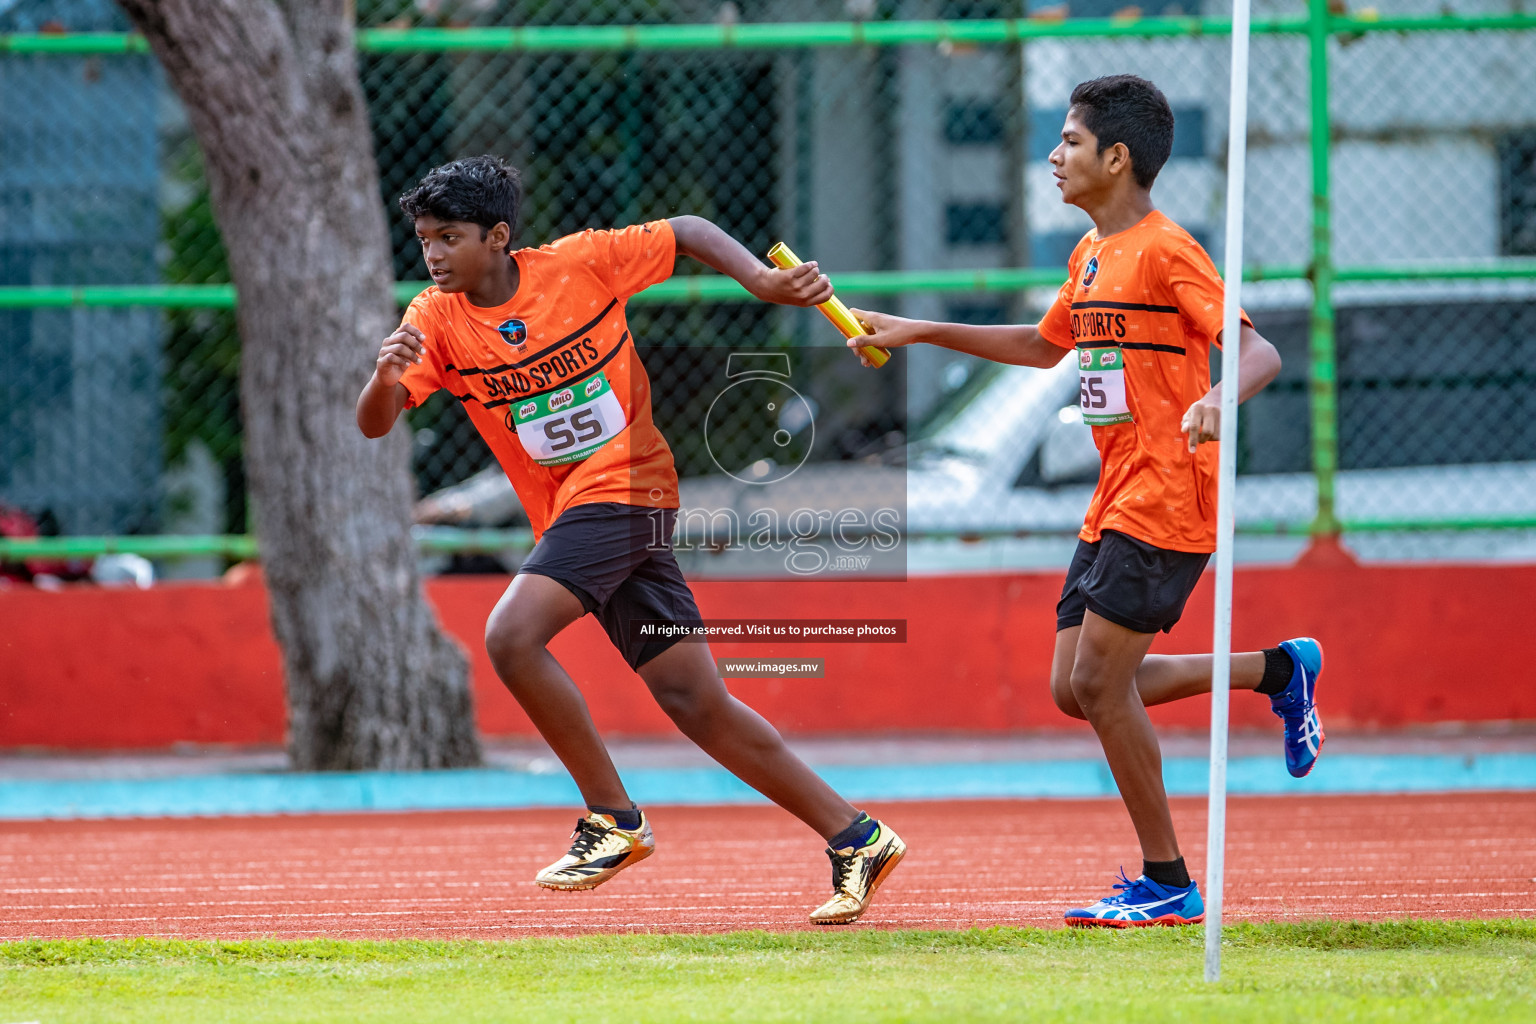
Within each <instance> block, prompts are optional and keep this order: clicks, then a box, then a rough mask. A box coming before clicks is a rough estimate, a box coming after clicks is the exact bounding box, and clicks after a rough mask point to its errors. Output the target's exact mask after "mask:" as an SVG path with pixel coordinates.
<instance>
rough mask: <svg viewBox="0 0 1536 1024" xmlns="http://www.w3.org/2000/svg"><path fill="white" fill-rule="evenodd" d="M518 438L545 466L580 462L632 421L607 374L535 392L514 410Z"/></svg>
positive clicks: (531, 454)
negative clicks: (625, 414) (547, 392)
mask: <svg viewBox="0 0 1536 1024" xmlns="http://www.w3.org/2000/svg"><path fill="white" fill-rule="evenodd" d="M512 420H513V423H514V424H515V425H516V427H517V439H518V440H519V441H520V442H522V445H523V448H524V450H525V451H527V452H528V454H529V455H530V456H531V457H532V458H533V461H535V462H537V463H538V464H539V465H541V466H559V465H562V464H564V463H567V462H580V461H581V460H582V459H585V458H588V457H589V456H591V455H592V453H593V452H595V451H597V450H598V449H599V448H601V447H602V446H603V445H605V444H607V443H608V442H609V441H611V440H612V439H613V437H614V435H615V434H617V433H619V432H620V431H621V430H623V429H624V428H625V427H626V426H627V425H628V422H627V421H626V420H625V418H624V406H623V405H622V404H620V402H619V398H618V396H617V395H615V394H614V393H613V387H612V386H611V385H610V384H609V383H608V377H607V375H606V374H604V373H601V372H598V373H595V374H593V375H592V376H591V377H588V378H587V379H586V380H584V381H580V382H578V383H576V384H573V385H571V386H570V387H565V388H561V389H560V390H559V391H553V392H550V393H549V394H547V395H537V396H535V397H534V398H531V399H529V400H528V401H526V402H523V403H522V404H520V405H518V406H517V407H516V408H514V409H513V410H512Z"/></svg>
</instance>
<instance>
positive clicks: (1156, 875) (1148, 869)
mask: <svg viewBox="0 0 1536 1024" xmlns="http://www.w3.org/2000/svg"><path fill="white" fill-rule="evenodd" d="M1141 873H1142V874H1144V875H1146V876H1147V877H1148V878H1150V879H1152V881H1154V882H1156V883H1157V884H1158V885H1166V886H1168V887H1169V888H1171V889H1188V888H1189V872H1188V871H1187V870H1185V868H1184V858H1183V857H1180V858H1179V859H1178V860H1144V861H1142V862H1141Z"/></svg>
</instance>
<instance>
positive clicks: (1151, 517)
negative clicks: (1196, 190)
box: [849, 75, 1323, 928]
mask: <svg viewBox="0 0 1536 1024" xmlns="http://www.w3.org/2000/svg"><path fill="white" fill-rule="evenodd" d="M1172 148H1173V111H1172V110H1171V109H1170V107H1169V105H1168V101H1167V99H1166V98H1164V96H1163V94H1162V92H1161V91H1159V90H1158V88H1157V87H1156V86H1154V85H1153V84H1152V83H1151V82H1148V81H1146V80H1145V79H1141V78H1137V77H1135V76H1133V75H1114V76H1110V77H1107V78H1099V79H1095V80H1093V81H1090V82H1084V83H1083V84H1081V85H1079V86H1078V87H1077V88H1076V89H1074V90H1073V91H1072V99H1071V106H1070V108H1069V110H1068V113H1067V118H1066V122H1065V124H1064V125H1063V127H1062V132H1061V144H1060V145H1058V146H1057V147H1056V149H1055V150H1054V151H1053V152H1052V153H1051V157H1050V162H1051V165H1052V167H1053V168H1054V172H1055V177H1056V184H1057V187H1058V188H1059V189H1060V190H1061V197H1062V201H1063V202H1067V203H1071V204H1072V205H1074V206H1078V207H1081V208H1082V209H1083V210H1084V211H1085V212H1087V213H1088V215H1089V216H1090V217H1092V218H1093V223H1094V230H1093V231H1091V232H1089V233H1088V234H1087V235H1085V236H1084V237H1083V239H1082V241H1080V242H1079V243H1078V244H1077V247H1076V249H1074V250H1073V252H1072V256H1071V258H1070V259H1069V260H1068V263H1067V269H1068V275H1067V282H1066V283H1065V284H1064V285H1062V287H1061V290H1060V292H1059V293H1058V294H1057V296H1056V300H1055V302H1054V303H1053V304H1052V305H1051V308H1050V309H1049V310H1047V311H1046V313H1045V316H1044V317H1043V318H1042V319H1041V321H1040V323H1039V324H1037V325H1034V326H1003V327H986V326H967V325H961V324H940V323H927V322H923V321H914V320H906V319H903V318H900V317H895V316H890V315H887V314H883V313H874V312H866V311H863V310H854V313H855V314H857V315H858V316H859V317H860V318H861V319H863V320H864V321H865V322H866V323H867V324H868V326H869V327H870V328H872V329H873V334H874V336H873V338H864V339H861V340H862V341H863V342H865V343H870V342H872V343H873V344H876V345H880V346H883V347H886V348H895V347H898V346H901V345H910V344H913V343H915V342H926V343H928V344H931V345H938V346H940V347H943V348H948V349H952V350H954V351H957V352H965V353H968V354H970V355H975V356H980V357H982V358H984V359H991V360H994V361H996V362H1000V363H1011V364H1014V365H1021V366H1037V367H1051V366H1055V365H1056V364H1057V363H1058V362H1060V361H1061V359H1062V357H1063V356H1065V355H1066V353H1067V352H1068V351H1075V353H1076V356H1077V361H1078V367H1079V406H1080V408H1081V410H1082V413H1083V419H1084V420H1085V421H1086V422H1087V423H1089V424H1091V425H1092V426H1093V435H1094V442H1095V444H1096V445H1097V446H1098V449H1099V455H1100V459H1101V468H1100V472H1099V483H1098V487H1097V489H1096V490H1095V491H1094V495H1093V500H1092V502H1091V503H1090V504H1089V506H1088V514H1087V516H1086V518H1085V520H1084V523H1083V529H1082V532H1081V533H1080V534H1079V535H1078V536H1079V540H1078V545H1077V552H1076V554H1075V555H1074V556H1073V559H1072V563H1071V566H1070V568H1068V570H1067V578H1066V584H1065V586H1063V588H1062V594H1061V600H1060V602H1059V603H1058V604H1057V606H1056V648H1055V653H1054V656H1053V657H1052V660H1051V696H1052V698H1053V699H1054V700H1055V702H1056V705H1057V707H1059V708H1061V710H1062V711H1064V712H1065V713H1067V714H1068V715H1071V716H1072V717H1074V718H1082V719H1086V720H1087V721H1088V722H1089V723H1090V724H1091V725H1092V726H1093V729H1094V732H1095V733H1097V735H1098V737H1099V741H1100V743H1101V744H1102V746H1103V748H1104V755H1105V757H1106V759H1107V760H1108V761H1109V766H1110V770H1111V772H1112V773H1113V774H1114V777H1115V783H1116V785H1117V786H1118V788H1119V790H1120V796H1121V799H1122V800H1124V802H1125V807H1126V810H1127V811H1128V812H1129V813H1130V817H1131V821H1132V823H1133V824H1134V825H1135V827H1136V834H1137V837H1138V838H1139V839H1140V841H1141V850H1142V858H1143V860H1142V870H1141V874H1140V875H1139V876H1138V877H1137V878H1135V879H1134V880H1131V879H1127V878H1125V877H1124V876H1123V875H1122V876H1121V877H1120V880H1119V881H1118V882H1117V883H1116V884H1115V886H1114V889H1115V892H1114V893H1113V894H1112V895H1110V896H1107V897H1105V898H1103V899H1101V900H1099V901H1098V902H1096V903H1093V904H1091V905H1089V906H1086V907H1081V908H1077V909H1072V910H1068V911H1067V912H1066V921H1067V923H1068V924H1070V925H1091V926H1109V927H1117V928H1123V927H1128V926H1135V925H1176V924H1193V923H1196V922H1199V921H1202V920H1204V918H1205V905H1204V902H1203V901H1202V899H1201V897H1200V890H1199V888H1198V886H1197V885H1196V884H1195V883H1194V882H1193V881H1191V880H1190V877H1189V873H1188V871H1187V870H1186V868H1185V865H1184V858H1183V857H1182V856H1181V855H1180V853H1179V845H1178V838H1177V836H1175V834H1174V830H1173V821H1172V818H1171V817H1170V815H1169V812H1168V797H1167V794H1166V793H1165V792H1164V789H1163V777H1162V754H1161V751H1160V749H1159V747H1158V742H1157V735H1156V733H1155V732H1154V731H1153V729H1152V723H1151V720H1150V719H1149V718H1148V717H1147V712H1146V707H1147V705H1151V704H1162V703H1165V702H1167V701H1172V700H1178V699H1180V698H1183V697H1189V696H1193V695H1195V694H1200V693H1208V692H1209V691H1210V688H1211V660H1212V659H1211V656H1210V655H1197V656H1165V655H1149V654H1148V653H1147V649H1148V648H1149V647H1150V646H1151V643H1152V639H1153V637H1155V636H1156V635H1157V633H1158V632H1159V631H1162V632H1167V631H1169V630H1171V629H1172V628H1173V626H1174V624H1175V623H1176V622H1178V620H1179V617H1180V615H1181V614H1182V613H1183V610H1184V603H1185V601H1186V600H1187V599H1188V597H1189V594H1190V592H1191V591H1192V590H1193V589H1194V586H1195V583H1196V582H1197V581H1198V580H1199V578H1200V573H1201V571H1202V570H1204V568H1205V565H1206V562H1207V561H1208V560H1209V558H1210V555H1211V553H1212V552H1213V551H1214V550H1215V547H1216V487H1217V485H1216V469H1217V454H1216V448H1215V445H1208V444H1206V442H1209V441H1215V440H1216V439H1217V437H1218V435H1219V433H1220V412H1221V385H1220V384H1218V385H1216V386H1215V387H1211V383H1210V367H1209V353H1210V345H1211V344H1213V343H1215V344H1220V343H1221V341H1222V338H1221V329H1222V324H1221V315H1222V283H1221V279H1220V277H1219V276H1218V275H1217V273H1216V267H1215V265H1214V264H1213V263H1212V262H1211V259H1210V257H1209V256H1208V255H1207V254H1206V252H1205V250H1204V249H1202V248H1201V247H1200V245H1199V243H1198V242H1196V241H1195V240H1194V238H1193V237H1191V236H1190V235H1189V233H1188V232H1186V231H1184V230H1183V229H1182V228H1180V227H1179V226H1178V225H1177V224H1175V223H1174V222H1173V221H1171V220H1169V219H1168V218H1167V217H1166V216H1164V215H1163V214H1162V213H1160V212H1159V211H1158V210H1157V209H1156V208H1155V207H1154V205H1153V203H1152V192H1151V190H1152V183H1153V181H1154V180H1155V179H1156V177H1157V173H1158V171H1160V170H1161V169H1162V167H1163V164H1164V163H1165V162H1166V161H1167V159H1168V155H1169V153H1170V152H1171V150H1172ZM1241 335H1242V337H1241V340H1240V344H1241V349H1240V352H1239V355H1240V360H1241V369H1240V372H1239V378H1240V385H1241V394H1240V395H1239V400H1240V401H1241V400H1246V399H1248V398H1250V397H1252V396H1253V395H1254V394H1256V393H1258V392H1259V391H1261V390H1262V389H1263V388H1264V387H1265V386H1266V385H1267V384H1269V382H1270V381H1272V380H1274V378H1275V375H1276V374H1277V373H1279V372H1280V356H1279V354H1278V353H1277V352H1276V351H1275V349H1274V346H1273V345H1271V344H1270V343H1269V342H1267V341H1265V340H1264V338H1262V337H1260V335H1259V334H1258V332H1257V331H1255V330H1254V329H1253V324H1252V322H1250V321H1249V320H1248V318H1247V317H1246V316H1244V317H1243V322H1242V330H1241ZM853 345H854V342H852V341H850V342H849V346H850V347H853ZM1322 661H1323V655H1322V649H1321V648H1320V647H1319V645H1318V643H1317V641H1315V640H1312V639H1310V638H1306V637H1301V638H1297V639H1293V640H1286V641H1283V642H1281V643H1280V644H1279V645H1278V646H1276V647H1271V648H1267V649H1265V650H1263V651H1255V652H1252V653H1246V654H1234V655H1233V656H1232V663H1231V679H1232V687H1233V689H1246V690H1255V691H1257V692H1259V693H1262V694H1265V695H1267V696H1268V697H1269V699H1270V706H1271V708H1272V709H1273V710H1274V712H1275V714H1277V715H1279V716H1280V718H1281V719H1282V720H1283V721H1284V723H1285V760H1286V767H1287V769H1289V771H1290V773H1291V774H1292V775H1293V776H1296V777H1298V778H1299V777H1301V776H1304V775H1306V774H1307V773H1308V772H1310V771H1311V770H1312V766H1313V764H1314V763H1315V762H1316V760H1317V755H1318V752H1319V750H1320V749H1321V747H1322V743H1323V730H1322V725H1321V723H1320V722H1319V720H1318V716H1317V710H1316V708H1315V706H1314V703H1313V702H1314V688H1315V686H1316V683H1317V677H1318V674H1319V672H1320V671H1321V669H1322Z"/></svg>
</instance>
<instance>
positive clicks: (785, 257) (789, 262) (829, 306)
mask: <svg viewBox="0 0 1536 1024" xmlns="http://www.w3.org/2000/svg"><path fill="white" fill-rule="evenodd" d="M768 262H769V263H772V264H773V265H774V266H776V267H778V268H779V269H780V270H788V269H789V268H790V267H798V266H799V265H800V264H801V263H803V262H804V261H803V260H802V259H800V257H798V256H796V255H795V254H794V253H792V252H790V251H789V246H787V245H785V244H784V243H783V242H776V243H775V244H774V246H773V248H772V249H769V250H768ZM816 308H817V309H819V310H821V313H822V315H823V316H825V317H826V318H827V319H828V320H831V321H832V326H833V327H836V328H837V329H838V330H839V331H841V332H842V334H843V337H845V338H862V337H866V336H867V335H868V334H869V331H867V330H865V328H864V322H863V321H862V320H860V319H859V318H858V317H856V316H854V315H853V314H852V313H851V312H849V310H848V307H847V306H845V305H843V300H842V299H839V298H838V297H837V296H836V295H834V296H832V297H831V298H830V299H828V300H827V301H826V302H823V303H822V304H821V305H819V306H817V307H816ZM859 354H860V355H862V356H863V357H864V358H865V359H868V360H869V361H870V362H872V363H874V364H875V365H876V366H884V365H885V364H886V362H887V361H888V360H889V359H890V358H891V353H890V352H889V351H887V350H886V349H883V348H880V347H879V346H878V345H860V346H859Z"/></svg>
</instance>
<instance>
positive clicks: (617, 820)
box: [587, 804, 640, 832]
mask: <svg viewBox="0 0 1536 1024" xmlns="http://www.w3.org/2000/svg"><path fill="white" fill-rule="evenodd" d="M587 810H589V811H591V812H593V813H594V814H606V815H608V817H610V818H612V819H613V823H614V824H615V825H617V826H618V827H619V828H621V829H623V830H624V831H626V832H633V831H634V830H635V829H637V828H639V827H640V808H638V807H636V806H635V805H634V804H630V805H629V808H628V810H620V809H619V808H617V807H588V808H587Z"/></svg>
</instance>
